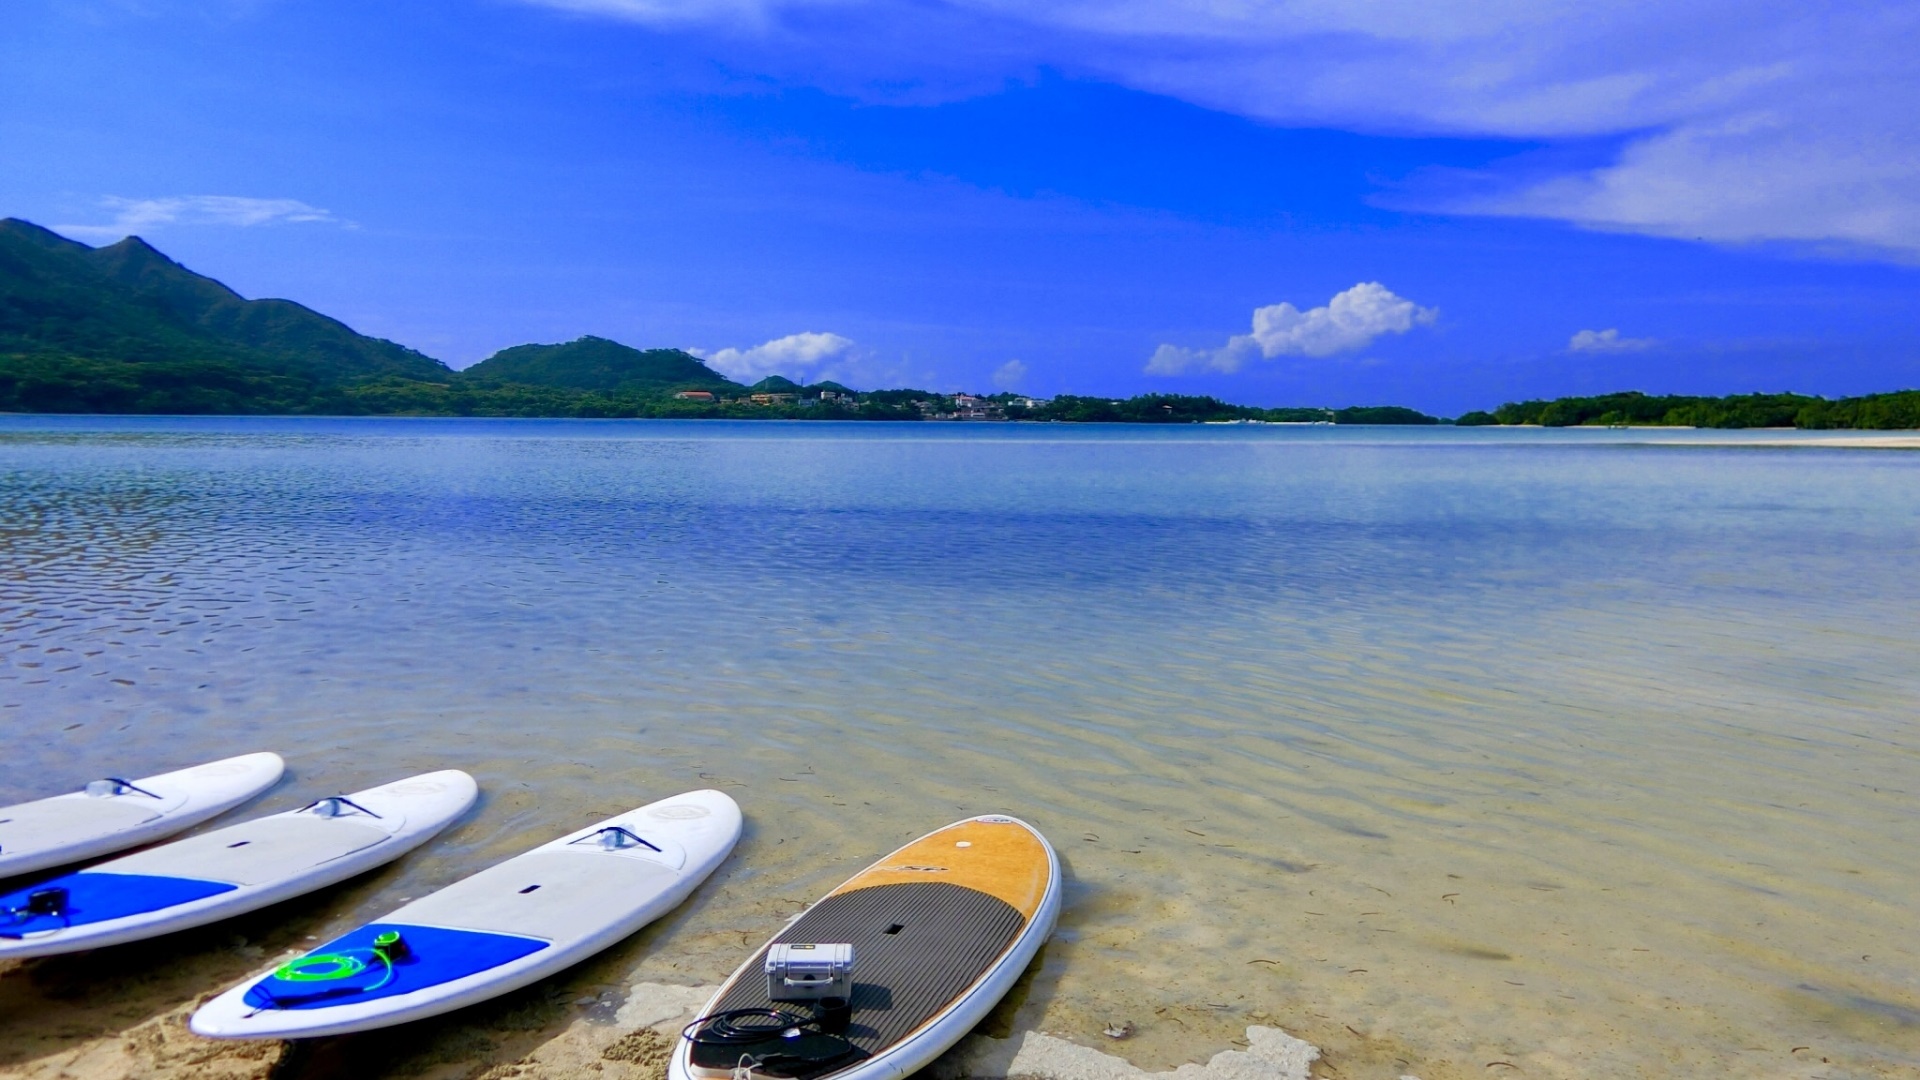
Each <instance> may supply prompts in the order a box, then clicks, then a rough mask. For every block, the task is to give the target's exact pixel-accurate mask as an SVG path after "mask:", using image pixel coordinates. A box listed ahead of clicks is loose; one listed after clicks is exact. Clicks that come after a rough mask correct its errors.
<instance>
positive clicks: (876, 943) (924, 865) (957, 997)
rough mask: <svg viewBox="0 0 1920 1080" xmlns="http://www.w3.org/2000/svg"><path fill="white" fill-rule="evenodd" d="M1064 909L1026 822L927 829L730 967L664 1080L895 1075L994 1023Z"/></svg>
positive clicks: (1047, 857)
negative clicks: (990, 1018) (989, 1018)
mask: <svg viewBox="0 0 1920 1080" xmlns="http://www.w3.org/2000/svg"><path fill="white" fill-rule="evenodd" d="M1059 912H1060V862H1059V859H1058V858H1057V857H1056V856H1055V854H1054V851H1053V847H1052V845H1050V844H1048V843H1047V839H1046V837H1044V836H1042V835H1040V833H1039V831H1038V830H1036V829H1035V828H1033V827H1032V826H1031V825H1028V824H1027V823H1026V822H1023V821H1020V820H1018V819H1017V818H1011V817H1003V816H1000V815H997V814H990V815H986V816H983V817H976V818H971V819H969V820H966V821H960V822H956V823H954V824H952V825H949V826H947V827H946V828H944V829H940V830H938V831H935V832H932V833H928V834H927V835H926V836H923V837H921V838H920V839H918V840H915V841H914V842H913V843H911V844H908V845H907V846H905V847H903V848H901V849H899V850H898V851H895V852H894V853H893V854H891V855H888V856H887V857H886V858H884V859H881V860H880V861H879V862H877V863H875V864H873V865H872V866H870V867H868V868H867V869H865V870H863V871H861V872H860V873H859V874H856V875H855V876H854V877H853V878H852V879H850V880H849V881H847V882H846V883H845V884H843V885H841V886H840V887H839V888H837V889H835V890H833V891H832V892H831V893H828V894H827V895H826V896H825V897H824V898H823V899H821V900H820V901H819V902H818V903H816V904H814V905H813V906H812V907H810V908H808V909H807V910H806V911H804V912H802V913H800V914H799V915H798V916H796V917H795V918H794V919H793V920H792V921H791V922H789V923H788V924H787V926H786V927H785V928H784V929H782V930H781V931H780V932H779V933H778V934H776V935H774V938H773V940H772V941H771V942H769V943H768V944H767V945H766V946H764V947H762V948H761V949H760V951H759V952H757V953H755V954H754V955H753V956H752V958H750V959H749V960H748V961H747V962H746V963H745V964H744V965H742V966H741V967H740V969H739V970H738V971H736V972H734V973H733V976H732V977H731V978H729V979H728V980H727V981H726V983H725V984H724V985H723V986H722V987H721V988H720V992H719V993H718V994H715V995H714V998H713V1000H712V1001H710V1002H708V1003H707V1006H706V1008H705V1010H703V1011H702V1013H701V1017H700V1019H699V1020H696V1021H695V1022H694V1023H693V1024H692V1025H690V1026H689V1027H688V1028H687V1030H686V1031H685V1032H683V1033H682V1037H681V1040H680V1042H679V1044H678V1045H677V1046H676V1047H675V1048H674V1052H673V1055H672V1057H671V1058H670V1059H669V1062H668V1080H731V1078H732V1077H737V1076H740V1075H742V1073H743V1072H744V1073H745V1074H746V1075H750V1076H753V1077H755V1078H756V1080H758V1078H773V1080H898V1078H899V1077H903V1076H906V1075H908V1074H910V1073H912V1072H914V1071H916V1070H918V1069H920V1068H922V1067H924V1066H926V1065H927V1064H928V1063H930V1062H931V1061H933V1059H934V1058H936V1057H939V1056H940V1055H941V1054H942V1053H944V1052H945V1051H946V1050H947V1049H948V1048H949V1047H951V1046H952V1045H953V1044H954V1043H956V1042H958V1041H959V1040H960V1038H961V1037H962V1036H964V1035H965V1034H966V1033H967V1032H968V1031H971V1030H972V1029H973V1027H974V1025H976V1024H978V1023H979V1022H980V1021H981V1020H983V1019H985V1018H986V1015H987V1013H988V1012H990V1011H992V1009H993V1007H994V1005H995V1004H996V1003H998V1002H999V1001H1000V999H1001V998H1002V997H1005V996H1006V993H1007V991H1008V990H1010V989H1012V988H1013V984H1014V983H1015V982H1016V981H1017V980H1018V979H1019V978H1020V973H1021V972H1022V971H1024V970H1026V967H1027V965H1028V964H1029V963H1031V962H1032V961H1033V958H1034V956H1035V954H1037V953H1038V952H1039V951H1040V946H1041V945H1043V944H1044V943H1045V942H1046V940H1047V937H1048V935H1050V934H1051V933H1052V932H1053V924H1054V920H1055V919H1056V918H1057V917H1058V915H1059Z"/></svg>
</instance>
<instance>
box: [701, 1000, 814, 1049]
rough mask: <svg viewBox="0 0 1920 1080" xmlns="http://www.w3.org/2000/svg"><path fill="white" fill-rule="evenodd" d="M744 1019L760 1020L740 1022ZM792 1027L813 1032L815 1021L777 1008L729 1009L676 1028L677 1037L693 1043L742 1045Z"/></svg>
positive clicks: (703, 1044)
mask: <svg viewBox="0 0 1920 1080" xmlns="http://www.w3.org/2000/svg"><path fill="white" fill-rule="evenodd" d="M747 1020H760V1021H762V1023H758V1024H752V1023H743V1021H747ZM794 1028H799V1029H800V1030H801V1031H811V1032H813V1033H816V1034H817V1033H818V1032H819V1021H817V1020H815V1019H813V1018H812V1017H810V1016H795V1015H794V1014H793V1013H790V1012H782V1011H780V1010H779V1009H729V1010H727V1011H726V1012H718V1013H714V1014H713V1015H712V1016H703V1017H701V1018H700V1019H698V1020H695V1021H694V1022H693V1023H691V1024H688V1025H687V1026H686V1027H684V1028H682V1029H680V1037H681V1038H683V1039H685V1040H687V1041H688V1042H690V1043H693V1044H694V1045H695V1046H746V1045H748V1044H750V1043H758V1042H766V1041H767V1040H768V1039H775V1038H779V1037H780V1035H781V1034H782V1033H783V1032H786V1031H790V1030H792V1029H794Z"/></svg>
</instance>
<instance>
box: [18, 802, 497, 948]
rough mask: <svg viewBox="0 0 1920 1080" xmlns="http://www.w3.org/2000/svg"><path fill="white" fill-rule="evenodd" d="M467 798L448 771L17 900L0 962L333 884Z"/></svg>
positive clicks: (41, 888)
mask: <svg viewBox="0 0 1920 1080" xmlns="http://www.w3.org/2000/svg"><path fill="white" fill-rule="evenodd" d="M478 794H479V788H478V786H477V785H475V784H474V782H473V777H471V776H468V775H467V774H466V773H463V772H461V771H459V770H458V769H448V770H445V771H443V772H433V773H425V774H423V775H420V776H414V777H409V778H408V779H405V780H399V781H395V782H394V783H391V784H385V785H382V786H381V787H376V788H368V789H367V790H365V791H356V792H354V793H352V794H351V795H344V796H339V797H337V798H327V799H322V800H320V801H318V802H315V803H312V804H310V805H308V806H305V807H302V808H301V809H299V810H291V811H288V812H287V813H284V814H273V815H271V816H268V817H262V818H255V819H254V820H252V821H243V822H241V823H240V824H238V825H230V826H228V827H227V828H224V829H215V830H213V831H212V832H205V833H201V834H200V835H198V836H192V837H188V838H187V839H185V840H176V841H174V842H172V843H170V844H162V845H160V846H159V847H154V848H148V849H147V850H145V851H141V852H136V853H134V854H132V855H125V856H122V857H120V858H118V859H110V860H108V861H106V862H103V863H98V864H96V865H93V866H89V867H87V868H86V869H84V870H80V871H77V872H75V873H71V874H63V875H61V876H59V877H55V878H51V879H48V880H46V881H41V882H37V883H35V884H33V885H30V886H27V887H24V888H20V889H16V890H14V891H12V892H9V893H6V894H5V895H0V959H11V958H14V957H27V956H52V955H54V954H56V953H69V952H78V951H80V950H82V949H97V948H100V947H101V946H103V945H118V944H121V943H122V942H128V941H139V940H141V939H143V938H150V937H156V936H158V935H160V934H169V933H172V932H174V931H176V930H185V929H187V928H188V927H193V926H201V925H204V924H206V923H210V922H214V921H216V920H219V919H225V918H229V917H231V916H234V915H239V914H242V913H244V912H248V911H253V910H256V909H258V908H263V907H266V906H267V905H268V904H275V903H279V902H280V901H282V900H286V899H289V898H291V897H295V896H299V895H301V894H303V893H308V892H312V891H313V890H315V889H319V888H323V887H325V886H327V885H332V884H334V883H336V882H339V881H344V880H346V879H347V878H350V877H352V876H353V875H355V874H358V873H361V872H363V871H366V870H371V869H372V868H374V867H376V866H380V865H382V864H383V863H387V862H391V861H392V860H394V859H397V858H399V857H400V856H402V855H404V854H406V853H407V852H409V851H412V850H413V849H414V848H416V847H419V846H420V845H421V844H424V843H426V842H427V841H428V840H429V839H431V838H432V837H433V835H434V834H435V833H437V832H439V831H440V830H442V829H444V828H446V827H447V826H448V825H451V824H453V822H454V820H455V819H456V818H458V817H459V816H460V815H461V814H463V813H465V812H466V811H467V808H468V807H470V806H472V805H473V801H474V799H475V797H476V796H477V795H478Z"/></svg>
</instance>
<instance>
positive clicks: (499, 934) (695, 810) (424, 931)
mask: <svg viewBox="0 0 1920 1080" xmlns="http://www.w3.org/2000/svg"><path fill="white" fill-rule="evenodd" d="M740 824H741V822H740V808H739V807H738V806H737V805H735V804H734V801H733V800H732V799H730V798H728V797H727V796H726V795H724V794H722V793H720V792H718V791H690V792H688V793H686V794H684V795H676V796H674V797H673V798H670V799H663V800H661V801H659V802H656V803H650V804H648V805H646V806H642V807H640V808H639V809H637V810H631V811H628V812H627V813H624V814H621V815H619V816H618V817H614V818H610V819H608V820H606V821H603V822H600V823H599V824H597V825H593V826H590V827H588V828H585V829H581V830H580V831H578V832H575V833H570V834H568V835H566V836H563V837H561V838H560V839H558V840H555V841H553V842H552V843H548V844H542V845H541V846H539V847H537V848H534V849H533V850H531V851H528V852H526V853H524V854H521V855H517V856H515V857H513V858H511V859H508V860H507V861H505V862H502V863H499V864H497V865H495V866H492V867H489V868H488V869H486V870H482V871H481V872H479V873H477V874H475V875H473V876H472V877H469V878H466V879H464V880H461V881H458V882H455V883H454V884H452V885H449V886H447V887H446V888H444V889H441V890H440V891H439V892H436V893H432V894H431V895H428V896H423V897H421V898H420V899H418V900H415V901H413V902H412V903H410V904H407V905H405V906H404V907H401V908H400V909H398V910H396V911H394V912H392V913H390V914H388V915H386V916H385V917H383V918H380V919H377V920H375V921H373V922H371V923H368V924H367V925H365V926H362V927H360V928H359V929H357V930H353V931H351V932H349V933H347V934H344V935H342V936H340V937H337V938H335V939H333V940H332V941H329V942H327V943H326V944H325V945H322V946H320V947H319V948H317V949H315V950H313V951H312V952H310V953H307V954H306V955H304V956H300V957H296V958H295V959H292V960H289V961H287V962H285V963H283V964H281V965H279V966H278V967H276V968H274V969H273V970H272V971H271V972H266V973H263V974H261V975H258V976H255V977H254V978H251V979H248V980H247V981H246V982H244V983H242V984H241V985H239V986H236V987H234V988H233V989H231V990H228V991H227V992H226V993H224V994H221V995H220V996H219V997H216V998H214V999H213V1000H212V1001H209V1002H207V1003H206V1004H205V1005H203V1006H201V1007H200V1010H199V1011H198V1012H196V1013H194V1014H193V1019H192V1021H191V1027H192V1028H193V1030H194V1031H195V1032H197V1033H198V1034H201V1035H206V1036H209V1037H212V1038H216V1039H290V1038H304V1037H310V1036H319V1035H341V1034H345V1033H347V1032H352V1031H366V1030H369V1029H371V1028H380V1027H387V1026H389V1025H392V1024H399V1023H403V1022H405V1021H408V1020H418V1019H420V1018H422V1017H427V1016H435V1015H438V1014H440V1013H444V1012H449V1011H452V1010H454V1009H458V1008H461V1007H462V1006H466V1005H472V1004H474V1003H476V1002H480V1001H485V1000H486V999H488V998H491V997H495V996H497V995H500V994H504V993H506V992H507V991H509V990H515V989H518V988H520V987H522V986H525V985H527V984H528V983H531V982H534V981H535V980H537V979H542V978H545V977H546V976H548V975H551V974H553V973H555V972H557V971H560V970H562V969H564V968H566V967H568V966H570V965H573V964H576V963H579V962H580V961H581V960H584V959H586V958H587V957H588V956H591V955H593V954H594V953H597V952H599V951H600V950H602V949H605V948H607V947H608V946H610V945H612V944H614V943H615V942H617V941H619V940H620V939H622V938H624V937H626V936H627V935H629V934H632V933H633V932H634V931H636V930H638V929H640V928H641V927H643V926H645V925H646V924H648V923H650V922H652V921H653V920H655V919H657V918H659V917H660V916H662V915H664V914H666V913H667V912H669V911H671V910H673V909H674V908H675V907H677V906H679V905H680V903H681V902H682V901H684V900H685V899H686V898H687V897H688V895H690V894H691V893H692V892H693V890H694V889H695V888H696V887H698V886H699V884H700V883H701V882H702V881H704V880H706V878H707V876H708V875H709V874H711V873H713V871H714V868H715V867H717V866H719V865H720V863H721V861H722V860H724V859H725V858H726V857H727V854H728V853H729V852H731V851H732V850H733V846H734V844H735V843H736V842H737V841H738V840H739V839H740Z"/></svg>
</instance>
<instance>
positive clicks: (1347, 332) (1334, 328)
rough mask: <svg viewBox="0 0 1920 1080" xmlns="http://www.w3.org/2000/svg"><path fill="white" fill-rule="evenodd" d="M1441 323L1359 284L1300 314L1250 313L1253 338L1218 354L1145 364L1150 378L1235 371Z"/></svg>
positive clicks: (1156, 358)
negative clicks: (1254, 362) (1201, 371)
mask: <svg viewBox="0 0 1920 1080" xmlns="http://www.w3.org/2000/svg"><path fill="white" fill-rule="evenodd" d="M1439 317H1440V311H1439V309H1437V308H1428V307H1421V306H1419V305H1418V304H1415V303H1414V302H1413V301H1411V300H1408V299H1406V298H1405V297H1401V296H1396V295H1394V293H1393V290H1391V289H1389V288H1387V287H1386V286H1385V285H1382V284H1380V283H1379V282H1377V281H1363V282H1361V283H1360V284H1358V285H1355V286H1354V287H1353V288H1351V289H1348V290H1346V291H1345V292H1342V293H1337V294H1335V295H1334V297H1333V299H1331V300H1329V301H1327V303H1326V304H1325V306H1323V307H1317V308H1308V309H1307V310H1305V311H1302V310H1300V309H1299V308H1297V307H1294V306H1293V305H1292V304H1287V303H1281V304H1270V305H1268V306H1266V307H1262V308H1255V309H1254V311H1253V332H1252V333H1250V334H1237V335H1235V336H1234V337H1232V338H1229V339H1228V340H1227V343H1226V344H1225V345H1223V346H1221V347H1220V348H1218V349H1188V348H1182V347H1180V346H1178V345H1162V346H1160V347H1159V348H1158V349H1155V350H1154V352H1153V356H1152V357H1151V358H1149V359H1148V360H1147V368H1146V370H1147V372H1148V374H1152V375H1178V374H1180V373H1181V372H1183V371H1187V370H1189V369H1192V368H1206V369H1211V370H1214V371H1227V372H1232V371H1238V370H1240V369H1241V368H1242V367H1245V366H1246V365H1247V362H1248V361H1250V360H1253V359H1255V358H1256V357H1265V358H1266V359H1268V360H1271V359H1273V358H1275V357H1278V356H1313V357H1322V356H1332V355H1334V354H1335V353H1342V352H1351V351H1352V350H1355V349H1364V348H1366V347H1367V346H1368V345H1370V344H1372V343H1373V341H1374V339H1376V338H1378V337H1380V336H1382V335H1384V334H1404V333H1406V332H1407V331H1409V330H1411V329H1413V328H1414V327H1415V326H1426V325H1429V324H1431V323H1432V322H1433V321H1434V320H1435V319H1437V318H1439Z"/></svg>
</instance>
